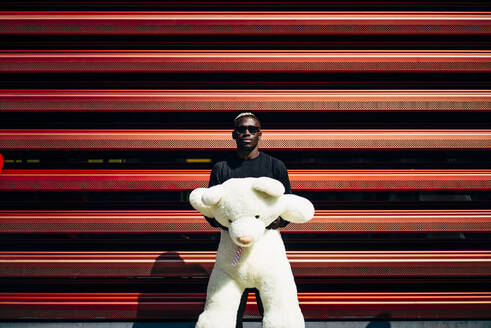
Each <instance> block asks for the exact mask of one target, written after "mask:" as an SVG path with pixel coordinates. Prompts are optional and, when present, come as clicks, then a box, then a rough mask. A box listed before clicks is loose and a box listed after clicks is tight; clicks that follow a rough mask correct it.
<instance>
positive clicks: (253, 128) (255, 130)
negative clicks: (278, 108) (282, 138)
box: [235, 125, 260, 134]
mask: <svg viewBox="0 0 491 328" xmlns="http://www.w3.org/2000/svg"><path fill="white" fill-rule="evenodd" d="M246 130H248V131H249V133H250V134H256V133H258V132H259V130H260V129H259V128H258V127H257V126H254V125H241V126H238V127H236V128H235V132H237V133H239V134H243V133H245V132H246Z"/></svg>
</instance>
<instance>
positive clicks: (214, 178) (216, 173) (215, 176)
mask: <svg viewBox="0 0 491 328" xmlns="http://www.w3.org/2000/svg"><path fill="white" fill-rule="evenodd" d="M219 184H221V179H220V164H218V163H216V164H215V165H214V166H213V168H212V169H211V173H210V181H209V182H208V188H210V187H213V186H216V185H219ZM205 219H206V221H208V223H209V224H210V225H211V226H212V227H214V228H221V229H224V230H228V229H227V227H224V226H222V225H221V224H220V223H218V221H217V220H215V218H209V217H206V216H205Z"/></svg>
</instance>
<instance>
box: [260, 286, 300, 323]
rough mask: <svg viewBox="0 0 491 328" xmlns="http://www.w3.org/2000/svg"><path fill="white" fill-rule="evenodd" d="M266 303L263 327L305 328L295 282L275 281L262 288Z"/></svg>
mask: <svg viewBox="0 0 491 328" xmlns="http://www.w3.org/2000/svg"><path fill="white" fill-rule="evenodd" d="M259 292H260V297H261V300H262V301H263V305H264V318H263V328H305V320H304V318H303V314H302V311H301V310H300V306H299V304H298V296H297V288H296V286H295V283H294V282H293V277H292V281H291V282H287V281H285V282H283V283H281V282H280V281H275V282H272V283H271V284H265V285H264V286H263V288H261V289H260V291H259Z"/></svg>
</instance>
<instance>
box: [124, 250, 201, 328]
mask: <svg viewBox="0 0 491 328" xmlns="http://www.w3.org/2000/svg"><path fill="white" fill-rule="evenodd" d="M169 260H174V261H175V263H177V265H176V266H168V265H166V261H169ZM179 265H182V266H183V267H179ZM190 265H191V266H192V264H190V263H185V261H184V259H183V258H182V257H181V256H180V255H179V253H178V252H175V251H165V252H162V254H160V256H159V257H158V258H157V259H155V261H154V263H153V266H152V269H151V272H150V277H151V278H157V279H158V278H159V277H162V278H164V279H162V283H161V284H156V285H155V292H154V293H174V292H185V290H181V289H180V288H183V287H184V286H185V285H183V284H182V282H178V280H179V278H182V272H192V273H193V274H197V275H198V276H204V275H207V276H209V274H210V272H207V270H206V269H205V268H203V267H201V266H200V265H199V264H196V266H194V267H190ZM173 270H176V271H175V272H172V271H173ZM173 278H176V279H173ZM152 280H153V281H154V282H155V281H156V280H155V279H152ZM191 282H193V283H194V284H198V286H197V288H198V289H200V288H201V287H202V288H203V292H204V291H206V283H207V282H208V279H207V278H206V279H203V280H202V281H201V279H191V280H188V282H187V283H188V284H191ZM172 287H174V288H179V289H178V290H177V291H176V290H175V289H172V290H171V289H170V288H172ZM190 287H191V288H192V289H193V291H196V285H193V286H190ZM152 288H153V287H152ZM152 293H153V292H152ZM149 296H150V295H149V294H147V293H143V294H142V296H140V297H139V298H138V308H137V310H136V311H137V312H136V320H135V321H137V320H155V321H159V322H151V321H146V322H145V321H141V322H134V323H133V326H132V328H166V327H167V328H194V326H195V324H196V323H195V322H189V321H191V320H193V319H192V318H189V319H188V322H168V323H167V324H165V323H162V321H164V320H169V319H168V318H165V317H162V316H159V313H158V309H155V306H154V305H153V306H152V305H150V306H149V304H148V303H149ZM201 307H202V305H200V308H199V311H198V309H197V311H198V312H197V313H200V312H201V310H202V309H201ZM169 310H171V311H172V309H168V311H169ZM193 316H194V314H193Z"/></svg>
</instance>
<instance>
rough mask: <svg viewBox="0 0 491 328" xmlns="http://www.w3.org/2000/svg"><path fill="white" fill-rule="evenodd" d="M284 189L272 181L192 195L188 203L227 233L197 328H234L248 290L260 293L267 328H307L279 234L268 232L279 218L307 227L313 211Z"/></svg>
mask: <svg viewBox="0 0 491 328" xmlns="http://www.w3.org/2000/svg"><path fill="white" fill-rule="evenodd" d="M284 193H285V188H284V186H283V184H282V183H281V182H280V181H278V180H275V179H272V178H268V177H260V178H240V179H229V180H227V181H225V182H224V183H223V184H221V185H216V186H213V187H211V188H198V189H195V190H193V191H192V192H191V194H190V196H189V201H190V203H191V205H192V206H193V207H194V208H195V209H196V210H198V211H199V212H200V213H201V214H203V215H204V216H206V217H209V218H215V220H217V221H218V222H219V223H220V224H221V225H222V226H223V227H225V228H226V230H225V229H222V230H221V236H220V243H219V246H218V251H217V255H216V261H215V265H214V267H213V270H212V273H211V276H210V280H209V282H208V287H207V296H206V304H205V309H204V311H203V312H202V313H201V315H200V316H199V319H198V322H197V324H196V326H195V327H196V328H234V327H235V321H236V316H237V309H238V307H239V303H240V298H241V296H242V293H243V291H244V289H245V288H257V289H258V290H259V293H260V295H261V299H262V301H263V305H264V317H263V323H262V324H263V328H304V327H305V321H304V318H303V314H302V312H301V310H300V306H299V304H298V297H297V287H296V285H295V281H294V278H293V273H292V270H291V267H290V263H289V262H288V258H287V256H286V251H285V245H284V244H283V240H282V238H281V235H280V232H279V231H278V230H273V229H266V227H268V226H269V225H270V224H271V223H272V222H273V221H274V220H276V219H277V218H278V217H280V216H281V218H283V219H284V220H287V221H289V222H293V223H304V222H307V221H309V220H310V219H312V217H313V216H314V206H313V205H312V203H311V202H310V201H309V200H308V199H306V198H303V197H300V196H297V195H291V194H284Z"/></svg>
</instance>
